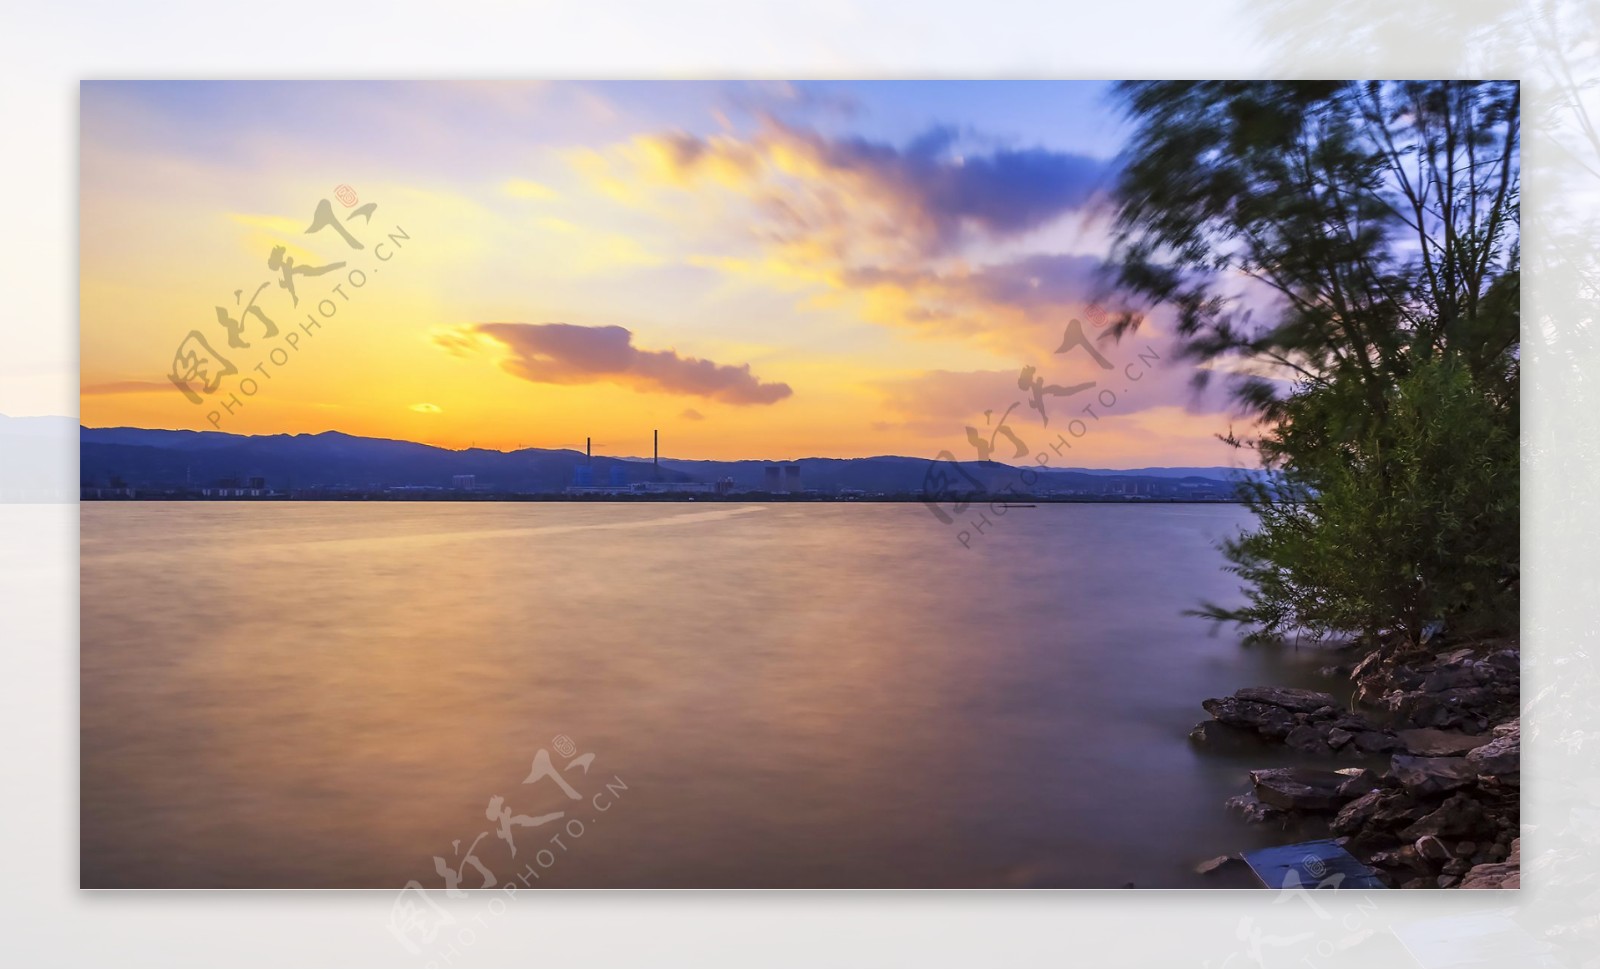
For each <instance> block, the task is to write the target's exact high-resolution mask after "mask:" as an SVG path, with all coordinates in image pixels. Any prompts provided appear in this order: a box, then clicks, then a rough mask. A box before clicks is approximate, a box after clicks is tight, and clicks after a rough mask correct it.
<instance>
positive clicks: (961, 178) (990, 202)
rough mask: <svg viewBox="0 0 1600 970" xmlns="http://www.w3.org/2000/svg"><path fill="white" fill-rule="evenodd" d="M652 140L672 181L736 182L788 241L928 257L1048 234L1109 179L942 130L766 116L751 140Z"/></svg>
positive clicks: (1066, 155)
mask: <svg viewBox="0 0 1600 970" xmlns="http://www.w3.org/2000/svg"><path fill="white" fill-rule="evenodd" d="M654 143H655V145H656V146H657V147H658V149H659V150H660V152H661V153H662V155H664V157H665V160H666V161H667V162H668V164H669V165H670V167H671V171H672V172H673V173H674V174H675V175H676V176H677V177H679V178H692V177H696V176H699V175H712V176H715V177H723V178H725V177H726V175H727V173H728V172H730V171H731V172H737V173H740V175H741V176H742V177H743V178H745V179H747V180H748V182H749V183H750V184H751V185H752V186H754V187H756V188H757V189H758V191H760V192H761V193H762V194H763V199H764V201H765V203H766V205H767V209H768V211H769V213H770V214H771V215H773V216H774V217H776V218H777V219H779V221H780V223H782V224H783V233H782V235H783V237H784V238H786V239H789V240H791V241H793V240H795V239H805V238H817V237H821V238H823V239H828V238H830V237H834V236H836V235H842V234H856V235H859V234H862V233H866V234H869V235H873V236H882V237H892V238H894V239H895V240H896V241H897V242H899V243H901V244H903V245H908V246H910V247H911V248H913V249H915V250H919V251H922V252H929V253H931V252H939V251H947V250H949V249H951V248H954V247H955V246H957V245H958V244H959V243H960V242H961V241H962V238H963V236H964V235H965V234H966V233H967V231H969V230H971V231H975V232H977V233H979V234H980V235H983V236H986V237H988V238H990V239H1007V238H1011V237H1015V236H1018V235H1020V234H1022V233H1025V232H1028V231H1030V230H1033V229H1037V228H1039V227H1041V226H1044V225H1046V224H1048V223H1050V222H1052V221H1054V220H1055V219H1057V218H1059V217H1061V216H1063V215H1065V214H1066V213H1068V212H1071V211H1073V210H1077V209H1081V208H1084V207H1086V206H1088V205H1089V204H1090V202H1091V201H1092V200H1094V199H1095V198H1097V197H1098V196H1099V194H1100V193H1101V192H1102V190H1103V189H1104V188H1105V187H1106V186H1107V185H1108V183H1109V179H1110V174H1111V166H1110V163H1108V162H1106V161H1104V160H1102V159H1097V158H1093V157H1091V156H1088V155H1079V154H1074V153H1071V152H1060V151H1054V150H1051V149H1047V148H1039V147H1032V148H1011V147H999V148H996V147H993V146H992V144H988V145H968V144H966V139H965V138H964V135H963V133H962V132H960V131H958V130H957V129H955V128H949V127H936V128H933V129H930V130H929V131H927V132H925V133H924V134H922V135H921V136H919V137H917V138H915V139H913V140H912V141H910V142H909V143H907V144H905V145H903V146H898V145H892V144H888V143H885V142H876V141H870V140H868V139H865V138H835V137H830V136H827V135H823V134H821V133H819V132H817V131H814V130H812V129H809V128H802V127H797V126H793V125H789V124H786V123H784V122H781V121H778V120H775V119H772V118H768V119H767V125H766V127H765V128H764V129H763V130H762V131H761V132H760V133H759V134H758V135H756V136H754V137H752V138H751V139H749V140H740V139H736V138H731V137H727V136H716V137H711V138H702V137H699V136H697V135H691V134H687V133H684V132H675V133H670V134H664V135H661V136H658V137H657V138H655V139H654Z"/></svg>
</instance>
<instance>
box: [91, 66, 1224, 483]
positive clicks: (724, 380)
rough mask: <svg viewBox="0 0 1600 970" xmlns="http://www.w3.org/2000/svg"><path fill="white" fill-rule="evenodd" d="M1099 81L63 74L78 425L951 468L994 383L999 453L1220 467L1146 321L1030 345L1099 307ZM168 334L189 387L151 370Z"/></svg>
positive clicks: (170, 362)
mask: <svg viewBox="0 0 1600 970" xmlns="http://www.w3.org/2000/svg"><path fill="white" fill-rule="evenodd" d="M1108 92H1109V88H1108V86H1107V85H1106V84H1103V83H1098V82H1095V83H1088V82H1082V83H1080V82H866V83H835V82H823V83H802V84H773V83H742V84H723V83H711V82H653V83H644V82H640V83H632V82H630V83H582V84H579V83H565V82H562V83H530V82H505V83H376V82H330V83H313V82H226V83H212V82H129V83H123V82H92V83H85V84H84V85H83V88H82V118H83V121H82V166H81V194H82V223H81V227H82V228H81V274H80V299H81V330H82V348H83V349H82V361H81V399H80V401H81V413H80V418H79V420H80V423H81V424H83V425H85V426H91V427H112V426H132V427H143V428H165V429H189V430H220V431H225V432H231V433H236V434H314V433H318V432H322V431H328V430H336V431H341V432H344V433H347V434H352V435H360V436H365V437H381V438H394V439H401V440H408V441H416V442H420V443H425V444H433V445H438V446H441V447H447V448H453V449H460V448H465V447H469V446H476V447H482V448H490V449H494V450H502V451H506V450H513V449H515V448H518V447H538V448H576V449H581V448H582V447H583V442H584V439H585V437H591V438H593V439H594V441H595V449H596V452H597V453H600V451H601V449H602V448H605V449H606V451H607V453H609V454H614V455H627V454H633V455H638V454H649V451H650V449H649V442H650V433H651V430H652V429H655V428H659V429H661V431H662V435H663V438H664V439H665V440H670V441H672V442H674V445H675V446H674V449H673V451H674V455H673V457H677V458H706V459H716V460H738V459H746V458H748V459H757V460H761V459H780V458H797V457H834V458H851V457H868V456H878V455H905V456H922V457H932V456H934V455H935V454H937V453H939V452H941V451H946V450H948V451H950V452H952V453H954V454H955V455H956V456H957V457H958V458H961V459H975V458H977V457H979V456H978V455H977V454H975V453H974V450H973V448H972V446H971V445H970V444H969V437H970V436H969V434H968V430H967V429H969V428H970V429H973V431H974V432H975V433H976V434H978V435H979V436H985V437H989V438H990V439H991V440H995V442H996V443H995V450H994V452H993V454H992V457H993V459H994V460H997V461H1003V462H1008V463H1013V464H1020V463H1026V462H1027V461H1029V460H1031V458H1030V457H1021V456H1013V454H1012V451H1013V447H1012V445H1011V444H1010V443H1009V441H1008V439H1007V438H1005V437H1001V438H999V439H994V438H993V432H994V431H995V430H996V424H997V422H998V420H999V419H1000V417H1001V416H1002V415H1003V414H1005V413H1006V412H1007V410H1008V408H1009V409H1011V410H1010V417H1009V427H1010V428H1012V429H1013V430H1014V431H1015V433H1016V434H1017V436H1018V440H1020V441H1024V442H1026V447H1027V449H1028V450H1029V452H1030V456H1031V454H1032V453H1033V452H1037V451H1042V450H1043V448H1044V446H1045V444H1046V443H1047V442H1053V441H1057V440H1059V438H1060V436H1061V435H1063V434H1067V433H1068V429H1069V428H1073V429H1074V430H1076V429H1077V428H1081V429H1082V433H1081V434H1077V435H1074V436H1072V437H1071V438H1070V440H1071V446H1072V447H1071V450H1070V451H1069V452H1066V453H1064V454H1061V455H1059V456H1058V457H1055V458H1054V461H1053V463H1054V464H1058V465H1062V466H1067V465H1072V466H1089V467H1094V466H1103V467H1109V466H1120V467H1133V466H1150V465H1226V464H1230V463H1234V462H1236V461H1237V458H1238V455H1237V453H1236V452H1234V451H1233V450H1232V449H1230V448H1228V447H1227V446H1226V445H1223V444H1221V443H1220V442H1218V441H1217V440H1216V439H1215V438H1214V437H1213V436H1214V434H1215V433H1217V432H1220V431H1225V430H1226V429H1227V424H1228V416H1227V409H1226V407H1225V406H1224V402H1222V401H1221V400H1220V399H1219V398H1218V397H1217V396H1216V395H1214V394H1213V395H1210V396H1209V397H1208V398H1197V397H1196V396H1195V392H1193V391H1192V390H1191V389H1190V372H1189V371H1187V370H1186V369H1185V368H1183V367H1179V366H1176V365H1175V364H1174V362H1173V356H1172V355H1171V354H1170V353H1169V349H1170V348H1169V338H1168V333H1167V331H1166V329H1165V328H1164V320H1163V318H1162V316H1161V314H1159V313H1158V314H1155V315H1153V316H1152V318H1151V319H1150V320H1149V321H1148V323H1147V326H1146V327H1145V328H1144V329H1143V330H1142V331H1141V332H1140V334H1139V335H1138V336H1136V337H1135V338H1133V339H1131V340H1127V341H1124V342H1123V343H1121V344H1114V343H1108V342H1104V341H1099V340H1096V341H1094V343H1093V346H1094V347H1096V348H1098V351H1099V353H1100V354H1101V355H1102V356H1103V357H1104V358H1105V360H1104V361H1103V362H1101V361H1097V360H1096V359H1094V357H1093V356H1092V355H1091V354H1089V353H1087V352H1077V351H1074V352H1068V353H1057V350H1058V348H1060V347H1061V346H1062V343H1063V337H1064V334H1065V333H1067V329H1068V324H1069V322H1070V321H1072V320H1082V321H1084V322H1083V323H1082V324H1080V326H1082V327H1084V328H1085V333H1086V334H1087V335H1088V336H1089V337H1090V338H1097V337H1100V336H1101V335H1102V331H1101V330H1100V329H1099V328H1098V327H1097V326H1095V324H1097V323H1102V322H1103V319H1104V318H1103V317H1102V316H1101V315H1100V314H1101V311H1100V310H1099V309H1098V304H1100V303H1102V302H1104V303H1107V305H1110V304H1111V303H1114V301H1115V295H1114V294H1113V293H1111V292H1110V291H1109V290H1108V288H1107V287H1106V285H1105V282H1104V278H1103V275H1102V274H1101V273H1100V272H1099V267H1100V262H1101V260H1102V258H1103V257H1104V255H1105V253H1106V251H1107V233H1108V225H1107V204H1106V192H1107V190H1108V189H1109V187H1110V185H1111V180H1112V179H1113V177H1114V171H1115V167H1114V166H1115V158H1116V153H1117V151H1118V149H1119V145H1120V139H1121V130H1120V125H1119V122H1118V120H1117V119H1118V115H1117V113H1116V109H1115V106H1114V105H1113V104H1112V103H1111V102H1110V101H1109V100H1108ZM324 200H327V205H325V206H323V205H321V203H322V202H323V201H324ZM308 228H314V230H315V231H312V232H307V229H308ZM347 236H348V238H346V237H347ZM358 246H359V248H357V247H358ZM280 247H281V248H280ZM274 253H276V255H275V256H274V255H273V254H274ZM337 263H343V264H344V265H343V266H342V267H339V268H337V269H329V268H328V267H331V266H333V265H334V264H337ZM285 267H289V268H288V269H286V268H285ZM307 270H311V272H309V273H308V272H306V271H307ZM352 273H359V274H361V282H360V283H359V284H358V283H356V282H355V278H354V277H353V276H352V275H351V274H352ZM285 278H287V279H289V280H290V281H291V282H292V284H293V286H294V295H293V296H291V294H290V292H289V290H288V289H287V288H285V287H284V286H282V285H280V280H282V279H285ZM335 287H342V289H340V290H339V291H338V292H337V293H335V292H334V289H333V288H335ZM253 297H254V298H255V302H254V303H252V298H253ZM295 299H298V300H299V302H298V304H296V303H295V302H294V300H295ZM324 301H327V302H328V303H329V305H331V306H332V308H333V309H332V311H331V312H330V313H327V314H320V319H318V317H319V307H321V306H322V304H323V303H324ZM252 305H255V306H257V307H258V308H259V310H260V311H261V312H259V313H256V314H252V313H250V312H248V308H249V307H250V306H252ZM219 308H220V310H221V311H222V312H221V313H220V314H219ZM308 317H309V318H311V319H308ZM313 322H315V323H317V324H320V326H313ZM302 324H304V325H305V326H304V327H302V326H301V325H302ZM272 328H276V330H277V332H276V333H275V334H274V333H273V332H272ZM192 331H198V332H199V333H200V334H201V335H202V338H203V342H202V344H201V345H200V346H202V347H203V348H204V350H205V352H203V353H200V354H199V356H200V357H208V356H216V357H221V358H225V359H227V360H228V361H229V362H230V363H231V364H232V369H233V373H231V374H228V375H226V377H225V379H222V380H220V381H219V382H218V384H217V386H216V388H215V389H214V390H212V392H211V393H207V391H208V390H211V389H209V388H208V387H207V386H206V385H207V382H208V380H209V379H210V377H211V376H213V375H214V374H215V372H216V368H213V370H212V371H211V372H210V373H208V374H204V375H202V376H201V377H199V378H197V379H193V380H189V381H187V382H181V383H184V384H185V387H187V388H188V389H189V391H190V392H191V393H190V394H189V395H186V394H185V393H183V391H182V389H180V387H178V386H175V384H174V382H173V380H172V379H171V378H170V377H169V374H170V373H173V372H174V371H175V370H181V369H182V368H181V367H177V365H176V364H175V361H174V358H175V357H176V356H177V355H178V353H177V352H178V348H179V346H180V344H182V343H183V342H184V341H185V339H186V335H187V334H189V333H191V332H192ZM296 331H301V333H300V335H299V336H298V337H297V338H296V340H295V341H294V342H293V343H292V344H291V343H286V340H287V339H288V338H289V337H290V336H293V335H294V334H295V333H296ZM233 341H238V343H234V342H233ZM239 344H247V345H248V346H239ZM189 349H191V350H192V349H193V345H189ZM1145 350H1148V351H1149V353H1150V354H1151V356H1150V357H1149V358H1147V359H1146V360H1145V362H1144V363H1142V364H1141V363H1139V361H1140V354H1141V351H1145ZM280 357H281V359H282V363H279V358H280ZM188 359H189V360H191V361H192V360H193V359H194V358H188ZM1106 364H1110V365H1111V366H1109V367H1107V366H1105V365H1106ZM1025 367H1032V368H1034V370H1033V371H1032V372H1030V373H1031V377H1032V379H1034V380H1037V381H1039V382H1041V383H1040V384H1039V386H1041V387H1043V388H1045V389H1046V390H1044V391H1043V396H1042V397H1040V398H1039V401H1040V402H1041V403H1042V404H1043V405H1044V407H1045V409H1046V410H1045V413H1044V414H1041V413H1040V412H1039V411H1038V410H1037V409H1035V408H1034V407H1033V406H1032V404H1031V403H1030V392H1029V389H1028V387H1027V385H1026V381H1027V380H1028V379H1029V378H1024V377H1023V376H1022V374H1023V369H1024V368H1025ZM1134 375H1137V376H1134ZM247 380H248V381H251V382H253V387H254V388H255V389H254V390H253V391H244V390H241V389H240V385H241V384H242V383H243V382H245V381H247ZM1090 384H1092V385H1093V386H1092V387H1090V386H1088V385H1090ZM1103 393H1109V394H1111V395H1112V397H1113V398H1114V399H1115V403H1114V404H1113V405H1111V406H1110V407H1104V406H1101V405H1099V404H1097V403H1096V401H1097V399H1098V398H1099V395H1101V394H1103ZM229 395H234V398H233V399H234V400H237V401H239V402H241V403H240V406H239V407H236V408H234V409H233V411H232V412H231V413H229V412H228V411H227V409H226V408H221V406H220V402H222V401H224V400H227V399H228V398H229ZM197 400H198V402H199V403H195V401H197ZM986 412H989V413H987V414H986ZM1046 415H1048V418H1049V423H1048V424H1046V423H1045V420H1044V419H1045V416H1046ZM1072 422H1081V425H1077V426H1074V425H1073V424H1072ZM641 443H642V447H641Z"/></svg>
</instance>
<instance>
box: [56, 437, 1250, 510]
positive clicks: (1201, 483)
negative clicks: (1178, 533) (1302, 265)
mask: <svg viewBox="0 0 1600 970" xmlns="http://www.w3.org/2000/svg"><path fill="white" fill-rule="evenodd" d="M80 441H81V451H80V479H81V481H82V483H83V484H84V485H85V486H96V487H105V486H115V487H131V488H134V489H146V490H150V489H156V490H163V489H164V490H174V489H177V490H182V489H198V488H201V487H203V486H206V485H211V484H213V483H215V482H217V481H219V480H223V479H241V480H244V479H249V478H254V477H259V478H262V479H264V480H265V484H266V487H267V488H269V489H272V490H275V491H280V492H287V491H290V490H297V491H298V490H306V489H312V488H324V489H345V490H374V489H384V488H396V487H403V486H412V487H432V488H449V487H451V485H452V482H453V480H454V479H455V476H458V475H472V476H474V478H475V487H476V488H477V489H478V490H479V491H489V492H505V493H513V492H515V493H555V492H560V491H562V490H563V489H565V488H566V487H567V486H569V485H572V484H574V482H575V479H576V474H577V470H578V469H579V468H580V467H581V466H582V465H583V464H584V456H583V453H582V452H578V451H572V450H566V449H544V448H524V449H520V450H517V451H508V452H502V451H491V450H488V449H483V448H468V449H465V450H461V451H453V450H450V449H447V448H438V447H434V446H432V445H423V444H417V443H415V442H410V441H394V440H390V439H385V438H363V437H357V436H355V435H348V434H344V433H342V432H338V431H325V432H322V433H320V434H297V435H287V434H279V435H235V434H228V433H225V432H218V431H161V430H150V429H145V428H81V429H80ZM769 465H783V466H790V465H798V466H799V469H800V479H801V487H802V488H804V489H807V490H815V491H819V492H823V493H835V492H838V491H839V490H841V489H849V490H858V491H861V492H866V493H887V494H909V493H918V492H921V491H922V490H923V489H924V487H925V485H926V483H927V481H928V476H929V473H930V468H934V466H933V465H932V464H931V463H930V462H929V460H928V459H926V458H908V457H899V456H880V457H874V458H801V459H797V460H792V461H783V462H769V461H693V460H684V459H675V458H673V459H662V461H661V464H660V467H659V468H657V467H655V466H653V465H652V463H651V462H650V461H649V460H648V459H622V458H609V457H601V456H596V457H595V458H593V459H592V462H591V464H590V468H591V471H590V473H589V476H590V479H591V480H592V481H593V482H594V483H595V484H600V485H604V484H609V483H613V482H617V483H628V484H632V483H636V482H649V481H666V482H714V481H718V480H720V479H725V478H727V479H732V480H733V483H734V486H735V488H736V489H738V490H741V491H746V490H756V491H758V490H762V489H764V488H765V487H766V483H767V478H766V474H767V472H766V469H767V467H768V466H769ZM935 471H936V472H940V473H948V474H951V475H954V476H956V478H955V480H956V481H957V482H958V483H959V484H960V485H961V486H962V487H965V486H966V485H967V482H977V483H979V484H981V485H982V486H983V487H984V488H987V489H989V490H1001V489H1005V488H1007V487H1008V486H1009V487H1010V488H1012V489H1014V490H1016V491H1017V492H1021V493H1038V494H1044V493H1047V492H1065V493H1077V494H1082V495H1103V494H1129V495H1147V496H1151V497H1187V496H1198V497H1209V498H1220V497H1223V496H1225V495H1228V494H1231V493H1232V488H1233V486H1232V485H1231V484H1230V483H1231V481H1233V480H1235V479H1236V478H1237V476H1238V474H1240V473H1238V472H1235V471H1234V470H1232V469H1227V468H1141V469H1134V470H1129V471H1118V470H1113V469H1036V468H1034V467H1033V466H1028V467H1026V468H1018V467H1013V466H1011V465H1005V464H1001V463H999V462H962V463H960V468H959V470H957V469H950V468H949V467H948V466H944V467H942V468H936V469H935ZM962 479H966V481H962ZM785 481H787V479H785Z"/></svg>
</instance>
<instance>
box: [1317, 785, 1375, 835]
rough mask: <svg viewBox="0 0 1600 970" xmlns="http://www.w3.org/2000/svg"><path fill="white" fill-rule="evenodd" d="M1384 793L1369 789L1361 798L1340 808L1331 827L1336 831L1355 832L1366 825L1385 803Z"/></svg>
mask: <svg viewBox="0 0 1600 970" xmlns="http://www.w3.org/2000/svg"><path fill="white" fill-rule="evenodd" d="M1383 797H1384V793H1383V792H1382V791H1381V790H1375V791H1369V792H1367V793H1366V794H1365V795H1362V796H1361V797H1360V798H1357V799H1356V800H1355V801H1353V802H1351V803H1350V804H1348V805H1346V806H1345V807H1344V808H1341V809H1339V814H1338V815H1336V816H1334V818H1333V824H1332V825H1330V826H1329V828H1331V829H1333V831H1335V832H1339V833H1345V832H1354V831H1356V830H1357V829H1359V828H1361V827H1363V826H1365V825H1366V824H1367V823H1368V822H1370V821H1371V820H1372V816H1373V815H1374V814H1376V813H1377V811H1378V808H1379V806H1380V805H1381V804H1382V803H1383Z"/></svg>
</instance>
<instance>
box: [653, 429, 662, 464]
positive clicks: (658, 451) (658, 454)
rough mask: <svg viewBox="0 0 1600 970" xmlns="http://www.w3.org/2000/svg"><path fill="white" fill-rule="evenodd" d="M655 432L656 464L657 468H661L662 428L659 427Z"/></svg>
mask: <svg viewBox="0 0 1600 970" xmlns="http://www.w3.org/2000/svg"><path fill="white" fill-rule="evenodd" d="M653 433H654V434H655V437H656V446H655V447H656V456H655V464H656V467H657V468H660V467H661V430H660V429H659V428H658V429H656V431H655V432H653Z"/></svg>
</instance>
